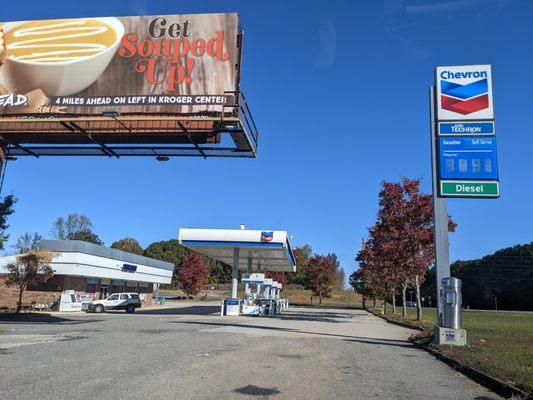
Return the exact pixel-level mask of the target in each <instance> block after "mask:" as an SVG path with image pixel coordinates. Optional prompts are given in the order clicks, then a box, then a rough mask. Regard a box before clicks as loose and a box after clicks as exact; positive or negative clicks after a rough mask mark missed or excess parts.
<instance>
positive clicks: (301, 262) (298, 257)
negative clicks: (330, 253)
mask: <svg viewBox="0 0 533 400" xmlns="http://www.w3.org/2000/svg"><path fill="white" fill-rule="evenodd" d="M293 253H294V258H295V261H296V272H290V273H289V274H288V276H287V280H288V283H290V284H293V285H302V286H305V279H306V275H307V264H308V263H309V259H310V258H311V255H312V254H313V250H312V249H311V246H309V245H308V244H305V245H303V246H302V247H296V248H295V249H294V251H293Z"/></svg>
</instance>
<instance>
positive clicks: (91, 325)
mask: <svg viewBox="0 0 533 400" xmlns="http://www.w3.org/2000/svg"><path fill="white" fill-rule="evenodd" d="M218 312H219V308H218V305H217V303H189V302H187V303H181V304H177V303H176V305H175V306H172V307H167V308H160V309H151V310H140V312H136V313H135V314H126V313H123V312H115V313H106V314H82V315H76V316H68V315H54V316H43V315H39V316H37V317H35V316H29V317H24V318H17V319H14V318H1V319H0V360H1V362H0V376H2V379H1V380H0V397H1V398H3V399H31V400H35V399H74V398H75V399H99V398H106V399H113V398H128V399H247V398H273V399H291V400H295V399H336V400H339V399H369V398H373V399H428V398H431V399H450V398H453V399H477V400H481V399H497V398H498V397H497V396H496V395H494V394H492V393H490V392H488V391H487V390H486V389H484V388H482V387H481V386H479V385H477V384H475V383H474V382H472V381H470V380H469V379H467V378H465V377H464V376H462V375H461V374H459V373H457V372H455V371H453V370H452V369H450V368H449V367H448V366H446V365H445V364H443V363H441V362H440V361H437V360H436V359H434V358H433V357H432V356H431V355H429V354H427V353H426V352H424V351H423V350H419V349H416V348H414V347H413V346H412V345H411V344H409V342H407V341H406V339H407V338H408V337H409V335H410V334H411V333H412V331H410V330H408V329H405V328H401V327H398V326H394V325H390V324H387V323H385V322H384V321H383V320H381V319H380V318H377V317H375V316H372V315H370V314H368V313H367V312H365V311H362V310H338V309H306V308H292V309H290V310H289V311H288V312H286V313H285V314H284V315H282V316H281V317H280V318H275V319H268V318H253V317H220V316H219V315H218Z"/></svg>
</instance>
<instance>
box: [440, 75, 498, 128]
mask: <svg viewBox="0 0 533 400" xmlns="http://www.w3.org/2000/svg"><path fill="white" fill-rule="evenodd" d="M436 89H437V119H438V120H439V121H444V120H446V121H453V120H456V121H467V120H482V119H488V120H492V119H494V107H493V102H492V72H491V66H490V65H463V66H453V67H452V66H449V67H437V69H436Z"/></svg>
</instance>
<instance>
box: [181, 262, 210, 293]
mask: <svg viewBox="0 0 533 400" xmlns="http://www.w3.org/2000/svg"><path fill="white" fill-rule="evenodd" d="M208 280H209V266H208V265H207V262H206V261H205V259H204V257H202V256H201V255H200V254H198V253H196V252H190V253H189V254H187V255H185V256H184V257H183V259H182V261H181V264H180V267H179V269H178V283H179V285H180V288H181V289H182V290H183V291H184V292H185V293H186V294H187V295H193V294H198V293H199V292H200V291H201V290H202V287H203V286H204V285H205V284H206V283H207V282H208Z"/></svg>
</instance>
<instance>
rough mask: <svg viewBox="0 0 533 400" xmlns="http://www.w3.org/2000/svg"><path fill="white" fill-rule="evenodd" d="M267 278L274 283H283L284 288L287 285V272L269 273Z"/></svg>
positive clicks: (266, 275)
mask: <svg viewBox="0 0 533 400" xmlns="http://www.w3.org/2000/svg"><path fill="white" fill-rule="evenodd" d="M265 278H271V279H272V280H273V281H276V282H278V283H281V284H282V285H283V286H285V285H287V275H286V274H285V272H274V271H267V272H266V274H265Z"/></svg>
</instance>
